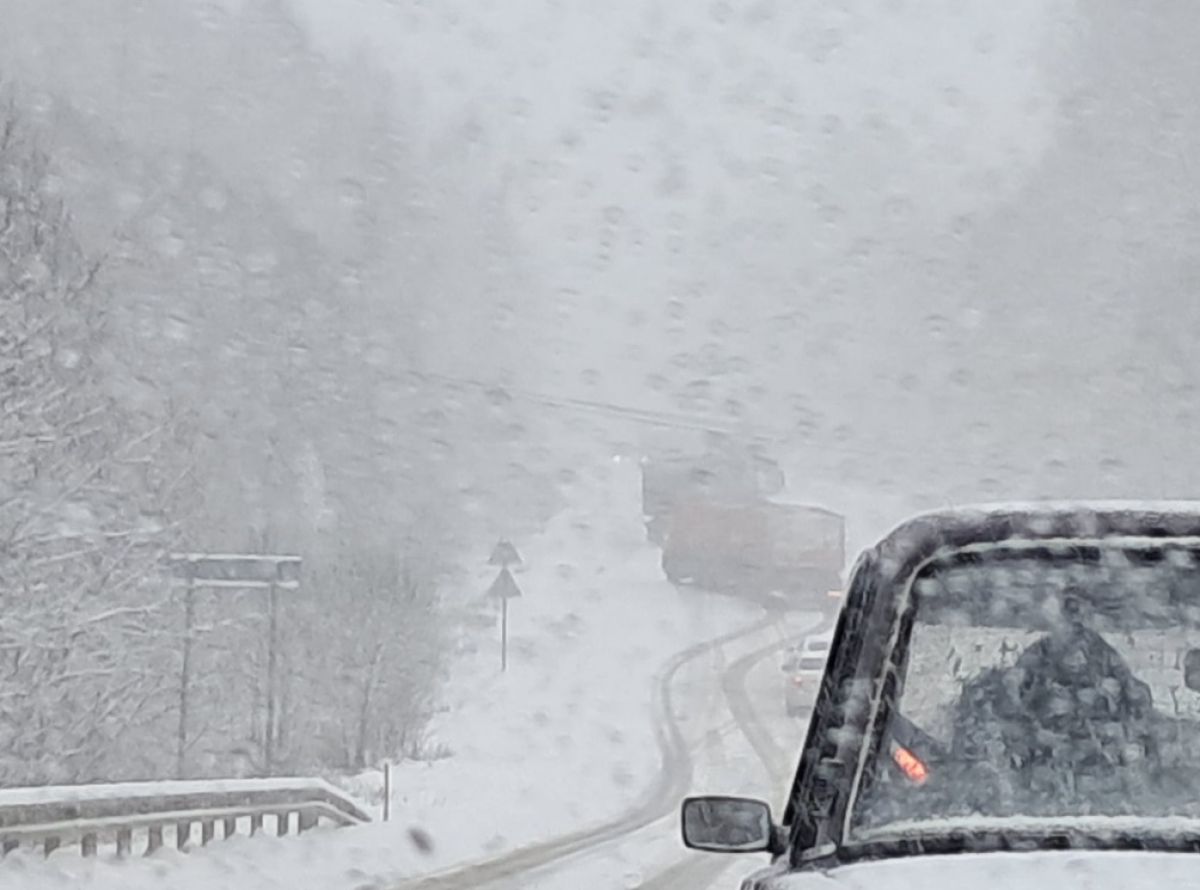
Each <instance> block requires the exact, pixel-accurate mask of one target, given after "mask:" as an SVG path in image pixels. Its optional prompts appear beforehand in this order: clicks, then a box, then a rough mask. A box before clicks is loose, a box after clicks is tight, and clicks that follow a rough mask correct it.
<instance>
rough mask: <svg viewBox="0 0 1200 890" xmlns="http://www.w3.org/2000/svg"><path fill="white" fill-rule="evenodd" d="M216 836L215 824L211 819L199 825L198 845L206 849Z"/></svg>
mask: <svg viewBox="0 0 1200 890" xmlns="http://www.w3.org/2000/svg"><path fill="white" fill-rule="evenodd" d="M215 834H216V823H214V822H213V820H212V819H205V820H204V821H203V822H201V823H200V845H201V846H202V847H207V846H208V845H209V844H211V843H212V839H213V837H214V835H215Z"/></svg>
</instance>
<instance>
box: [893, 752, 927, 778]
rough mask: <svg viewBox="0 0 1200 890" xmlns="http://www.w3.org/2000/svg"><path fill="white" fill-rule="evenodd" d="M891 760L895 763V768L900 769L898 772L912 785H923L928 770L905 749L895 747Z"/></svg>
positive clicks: (915, 756)
mask: <svg viewBox="0 0 1200 890" xmlns="http://www.w3.org/2000/svg"><path fill="white" fill-rule="evenodd" d="M892 760H894V761H896V766H898V767H900V771H901V772H903V773H904V775H905V776H907V777H908V780H909V781H910V782H912V783H913V784H914V785H924V784H925V780H926V779H928V778H929V768H928V767H926V766H925V764H924V763H922V762H921V759H920V758H919V757H917V755H916V754H914V753H913V752H912V751H909V750H908V749H907V748H902V747H900V746H899V745H897V746H896V750H895V751H893V752H892Z"/></svg>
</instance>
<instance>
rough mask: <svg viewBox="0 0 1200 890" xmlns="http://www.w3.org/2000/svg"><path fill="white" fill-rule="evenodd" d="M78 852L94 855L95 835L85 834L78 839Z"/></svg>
mask: <svg viewBox="0 0 1200 890" xmlns="http://www.w3.org/2000/svg"><path fill="white" fill-rule="evenodd" d="M79 852H80V853H82V854H83V855H84V856H95V855H96V835H94V834H85V835H84V836H83V837H82V838H80V840H79Z"/></svg>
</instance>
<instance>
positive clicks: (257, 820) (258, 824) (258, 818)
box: [250, 813, 262, 835]
mask: <svg viewBox="0 0 1200 890" xmlns="http://www.w3.org/2000/svg"><path fill="white" fill-rule="evenodd" d="M260 831H262V813H253V814H252V815H251V816H250V834H251V835H255V834H258V833H259V832H260Z"/></svg>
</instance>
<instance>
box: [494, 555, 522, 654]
mask: <svg viewBox="0 0 1200 890" xmlns="http://www.w3.org/2000/svg"><path fill="white" fill-rule="evenodd" d="M520 563H521V555H520V554H519V553H517V548H516V547H514V546H513V545H512V543H511V542H509V541H506V540H504V539H501V540H500V541H498V542H497V543H496V546H495V547H493V548H492V555H491V558H490V559H488V564H489V565H494V566H496V565H498V566H500V574H498V575H497V576H496V580H495V581H493V582H492V586H491V587H489V588H488V592H487V595H488V596H489V597H491V598H493V599H499V600H500V671H501V673H503V672H505V671H507V670H508V601H509V600H510V599H513V598H515V597H519V596H521V588H520V587H518V586H517V582H516V579H515V578H513V576H512V572H510V571H509V570H508V567H509V566H510V565H520Z"/></svg>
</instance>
